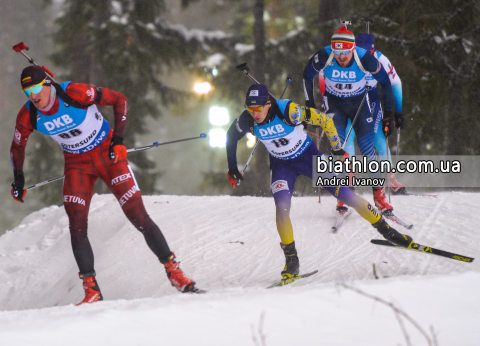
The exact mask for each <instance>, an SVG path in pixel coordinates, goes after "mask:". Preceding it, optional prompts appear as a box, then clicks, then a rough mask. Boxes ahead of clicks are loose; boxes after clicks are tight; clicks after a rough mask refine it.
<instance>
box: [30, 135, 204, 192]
mask: <svg viewBox="0 0 480 346" xmlns="http://www.w3.org/2000/svg"><path fill="white" fill-rule="evenodd" d="M198 138H207V134H206V133H201V134H200V136H198V137H191V138H185V139H179V140H176V141H170V142H163V143H158V142H155V143H153V144H151V145H146V146H144V147H138V148H131V149H128V150H127V153H128V155H127V156H131V155H133V154H135V153H138V152H140V151H144V150H148V149H152V148H157V147H159V146H161V145H166V144H172V143H178V142H184V141H190V140H192V139H198ZM64 177H65V176H64V175H62V176H61V177H56V178H53V179H49V180H46V181H42V182H41V183H37V184H35V185H32V186H29V187H27V188H25V189H24V190H31V189H34V188H36V187H39V186H42V185H46V184H49V183H53V182H54V181H57V180H60V179H63V178H64Z"/></svg>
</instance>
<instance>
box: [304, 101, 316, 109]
mask: <svg viewBox="0 0 480 346" xmlns="http://www.w3.org/2000/svg"><path fill="white" fill-rule="evenodd" d="M305 106H307V107H308V108H314V109H317V106H315V102H314V101H306V102H305Z"/></svg>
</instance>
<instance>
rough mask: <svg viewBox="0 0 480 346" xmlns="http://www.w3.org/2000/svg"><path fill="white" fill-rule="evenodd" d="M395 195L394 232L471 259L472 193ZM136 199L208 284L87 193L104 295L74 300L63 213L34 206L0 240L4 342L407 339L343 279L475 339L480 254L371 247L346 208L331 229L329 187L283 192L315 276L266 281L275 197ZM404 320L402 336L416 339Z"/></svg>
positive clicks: (277, 257)
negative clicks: (175, 277) (175, 282)
mask: <svg viewBox="0 0 480 346" xmlns="http://www.w3.org/2000/svg"><path fill="white" fill-rule="evenodd" d="M364 197H366V198H367V199H371V198H370V195H365V196H364ZM393 198H394V199H393V201H392V202H393V205H394V206H395V208H396V212H397V215H398V216H399V217H401V218H403V219H405V220H406V221H408V222H411V223H414V224H415V227H414V228H413V229H412V230H408V231H407V230H405V229H400V226H398V227H396V226H394V227H396V228H397V229H398V230H400V231H402V232H404V233H408V234H410V235H411V236H412V237H413V238H414V239H415V240H416V241H417V242H419V243H421V244H426V245H429V246H432V247H436V248H440V249H444V250H447V251H451V252H456V253H459V254H464V255H467V256H471V257H478V255H479V251H478V249H479V248H480V233H479V232H478V231H477V226H478V225H479V224H480V213H479V212H478V211H479V206H480V195H478V194H473V193H472V194H468V193H441V194H440V195H439V198H436V199H434V198H423V197H393ZM144 200H145V204H146V206H147V210H148V211H149V213H150V215H151V216H152V218H153V219H154V220H155V221H156V222H157V223H158V224H159V226H160V228H161V229H162V231H163V232H164V234H165V236H166V238H167V240H168V242H169V244H170V247H171V248H172V250H173V251H175V253H176V255H177V258H178V259H179V260H180V261H181V262H182V264H181V268H182V269H183V270H184V271H185V272H186V274H187V275H188V276H190V277H192V278H193V279H195V281H196V282H197V286H198V287H200V288H203V289H206V290H208V293H207V294H203V295H200V294H197V295H195V294H180V293H178V292H176V290H175V289H174V288H173V287H172V286H171V285H170V283H169V282H168V280H167V279H166V275H165V273H164V270H163V268H162V266H161V265H160V264H159V262H158V261H157V259H156V258H155V257H154V255H153V254H152V253H151V252H150V250H149V249H148V247H147V245H146V244H145V241H144V239H143V236H142V235H141V234H140V233H139V232H138V231H136V230H135V228H134V227H133V226H132V225H130V224H129V223H128V221H127V220H126V218H125V216H124V215H123V213H122V212H121V209H120V207H119V206H118V203H117V202H116V200H115V198H114V197H113V196H112V195H102V196H98V195H95V196H94V199H93V202H92V205H91V210H90V218H89V220H90V223H89V235H90V240H91V243H92V246H93V249H94V253H95V263H96V264H95V269H96V272H97V280H98V283H99V285H100V288H101V289H102V293H103V296H104V298H105V301H103V302H99V303H96V304H92V305H86V306H81V307H75V306H74V305H73V304H75V303H78V302H79V301H80V300H81V299H82V298H83V289H82V284H81V280H80V279H78V275H77V272H78V269H77V267H76V264H75V261H74V258H73V255H72V251H71V246H70V237H69V232H68V220H67V216H66V214H65V211H64V210H63V208H58V207H56V206H53V207H49V208H45V209H42V210H40V211H37V212H35V213H33V214H31V215H29V216H28V217H26V218H25V219H24V220H23V221H22V223H21V224H20V225H19V226H18V227H16V228H15V229H13V230H11V231H8V232H7V233H6V234H4V235H2V236H1V237H0V344H1V345H49V346H53V345H62V346H63V345H82V346H83V345H86V344H88V345H209V346H210V345H242V346H243V345H253V346H255V345H258V346H260V345H262V346H265V345H269V346H271V345H369V346H372V345H382V346H383V345H392V346H396V345H407V341H406V339H405V337H404V334H403V333H402V328H401V324H399V322H398V320H397V317H396V315H395V313H394V311H393V309H392V308H391V307H388V306H386V305H384V304H382V303H380V302H378V301H374V300H372V299H371V298H368V297H366V296H364V295H361V294H359V293H357V292H354V291H353V290H351V289H347V288H345V287H344V286H342V283H344V284H347V285H348V286H351V287H354V288H356V289H360V290H361V291H363V292H365V293H367V294H370V295H374V296H377V297H379V298H381V299H383V300H385V301H388V302H391V303H393V304H394V306H395V307H397V308H399V309H401V310H402V311H403V312H405V313H406V314H408V315H409V316H410V317H411V318H412V319H413V320H414V321H415V322H416V323H418V324H419V326H420V327H421V328H423V330H424V331H425V332H426V333H427V334H428V336H429V337H430V339H432V340H434V341H435V340H436V342H437V344H438V345H439V346H447V345H463V346H468V345H472V346H473V345H480V299H479V298H480V293H479V292H480V259H477V260H476V261H475V262H473V263H463V262H459V261H455V260H451V259H444V258H441V257H437V256H433V255H428V254H422V253H415V252H412V251H406V250H401V249H389V248H384V247H380V246H376V245H373V244H371V243H370V242H369V240H370V239H372V238H378V239H381V236H380V235H379V234H378V233H376V231H375V230H374V229H373V228H372V227H371V226H370V225H369V224H368V223H367V222H366V221H364V220H363V219H362V218H361V217H360V216H359V215H358V214H356V213H354V214H352V215H351V216H350V217H349V219H347V221H345V223H344V224H343V226H342V227H341V229H340V230H339V232H338V233H337V234H332V233H331V232H330V228H331V226H332V225H333V223H334V220H335V215H334V206H335V200H334V199H333V198H332V197H324V198H323V203H322V204H318V203H317V202H316V198H313V197H305V198H294V199H293V206H292V211H291V216H292V220H293V226H294V230H295V240H296V244H297V249H298V252H299V256H300V263H301V272H307V271H311V270H314V269H318V270H319V273H318V274H316V275H314V276H312V277H310V278H306V279H303V280H300V281H299V282H297V283H295V284H293V285H291V286H286V287H281V288H275V289H269V290H267V289H265V287H266V286H268V285H270V284H271V283H272V282H274V281H276V280H277V279H279V278H280V271H281V270H282V268H283V265H284V256H283V253H282V251H281V249H280V247H279V242H280V240H279V237H278V234H277V232H276V228H275V213H274V204H273V199H271V198H255V197H229V196H223V197H191V196H147V197H145V198H144ZM390 224H392V223H390ZM373 265H375V269H376V273H377V275H378V276H379V277H380V278H379V279H377V280H376V279H375V278H374V275H373ZM402 321H403V324H404V327H405V329H406V332H407V334H408V337H409V342H410V343H411V345H427V341H426V338H425V337H424V336H423V335H422V334H421V333H420V332H419V331H418V330H417V329H416V328H415V327H414V326H413V325H412V324H411V323H410V322H409V321H408V320H407V319H405V318H403V317H402ZM432 331H433V332H432Z"/></svg>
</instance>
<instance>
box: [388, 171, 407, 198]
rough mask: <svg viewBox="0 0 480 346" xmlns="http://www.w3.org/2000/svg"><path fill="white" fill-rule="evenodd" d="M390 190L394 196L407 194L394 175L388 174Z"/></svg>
mask: <svg viewBox="0 0 480 346" xmlns="http://www.w3.org/2000/svg"><path fill="white" fill-rule="evenodd" d="M390 190H392V193H393V194H394V195H404V194H406V192H407V189H406V188H405V186H404V185H402V184H400V183H399V182H398V180H397V178H396V177H395V173H390Z"/></svg>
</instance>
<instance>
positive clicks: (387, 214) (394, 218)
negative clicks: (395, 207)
mask: <svg viewBox="0 0 480 346" xmlns="http://www.w3.org/2000/svg"><path fill="white" fill-rule="evenodd" d="M382 215H383V216H385V217H386V218H387V219H389V220H392V221H393V222H396V223H398V224H399V225H401V226H403V227H405V228H406V229H412V228H413V224H410V225H409V224H408V223H406V222H405V221H402V220H401V219H400V218H399V217H398V216H396V215H394V214H393V212H392V211H391V210H387V211H385V212H383V214H382Z"/></svg>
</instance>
